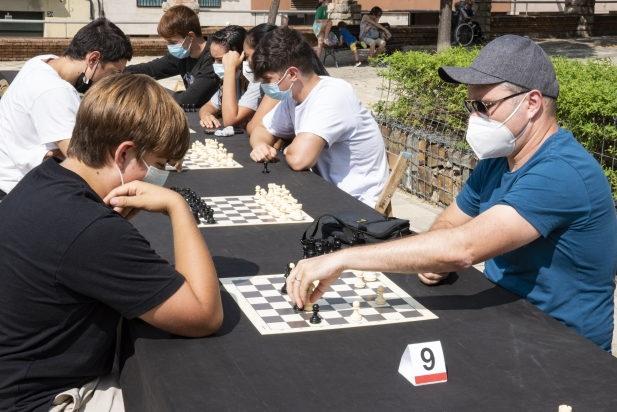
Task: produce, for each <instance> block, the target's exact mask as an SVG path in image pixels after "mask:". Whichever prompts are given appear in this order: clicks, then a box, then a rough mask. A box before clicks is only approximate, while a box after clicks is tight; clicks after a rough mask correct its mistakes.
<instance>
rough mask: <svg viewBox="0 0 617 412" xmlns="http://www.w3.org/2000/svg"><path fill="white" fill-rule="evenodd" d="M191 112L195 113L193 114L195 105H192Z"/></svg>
mask: <svg viewBox="0 0 617 412" xmlns="http://www.w3.org/2000/svg"><path fill="white" fill-rule="evenodd" d="M191 112H193V113H194V112H195V105H194V104H192V105H191Z"/></svg>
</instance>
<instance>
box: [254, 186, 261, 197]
mask: <svg viewBox="0 0 617 412" xmlns="http://www.w3.org/2000/svg"><path fill="white" fill-rule="evenodd" d="M260 190H261V187H259V186H255V196H253V199H255V200H259V195H260V194H261V193H260V192H259V191H260Z"/></svg>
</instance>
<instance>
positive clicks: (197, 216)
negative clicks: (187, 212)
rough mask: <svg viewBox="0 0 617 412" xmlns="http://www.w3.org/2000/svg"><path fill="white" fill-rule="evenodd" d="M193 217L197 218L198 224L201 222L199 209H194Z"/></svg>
mask: <svg viewBox="0 0 617 412" xmlns="http://www.w3.org/2000/svg"><path fill="white" fill-rule="evenodd" d="M193 217H194V218H195V222H196V223H197V224H200V223H201V221H200V220H199V212H198V211H197V210H193Z"/></svg>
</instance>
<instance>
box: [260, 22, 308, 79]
mask: <svg viewBox="0 0 617 412" xmlns="http://www.w3.org/2000/svg"><path fill="white" fill-rule="evenodd" d="M314 55H315V51H314V50H313V48H312V47H311V45H310V44H309V43H308V41H306V39H305V38H304V36H303V35H302V34H301V33H300V32H299V31H298V30H294V29H291V28H289V27H279V28H277V29H276V30H272V31H271V32H270V33H268V34H266V36H265V37H264V38H263V39H262V41H261V42H259V45H257V48H256V49H255V53H253V57H252V64H251V68H252V69H253V74H254V75H255V77H256V78H258V79H259V78H263V76H264V75H265V74H266V73H268V72H275V73H278V74H283V73H284V72H285V70H287V69H288V68H289V67H290V66H294V67H296V68H297V69H298V70H300V72H301V73H302V74H310V73H314V72H315V70H314V66H313V56H314Z"/></svg>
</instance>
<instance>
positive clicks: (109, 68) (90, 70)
mask: <svg viewBox="0 0 617 412" xmlns="http://www.w3.org/2000/svg"><path fill="white" fill-rule="evenodd" d="M131 57H133V49H132V47H131V42H130V41H129V39H128V38H127V37H126V36H125V35H124V33H123V32H122V30H120V29H119V28H118V27H117V26H116V25H115V24H113V23H111V22H110V21H109V20H107V19H105V18H99V19H97V20H95V21H93V22H91V23H89V24H88V25H86V26H85V27H82V28H81V29H80V30H79V31H78V32H77V33H76V34H75V36H74V37H73V39H72V40H71V43H70V44H69V47H68V48H67V49H66V50H65V51H64V53H62V57H58V56H54V55H52V54H47V55H42V56H37V57H34V58H32V59H30V60H29V61H28V62H26V64H24V66H23V68H22V69H21V70H20V71H19V73H18V74H17V76H16V77H15V79H14V80H13V82H12V83H11V87H10V88H8V89H7V90H6V93H5V94H4V96H2V99H0V200H2V199H3V198H4V197H5V196H6V194H7V193H9V192H10V191H11V190H13V188H14V187H15V185H16V184H17V183H18V182H19V181H20V180H21V179H22V178H23V177H24V176H25V175H26V174H27V173H28V172H29V171H30V170H32V169H34V168H35V167H36V166H38V165H40V164H41V163H42V162H43V161H44V160H45V159H47V158H48V157H50V156H61V157H65V156H66V152H67V148H68V146H69V139H70V137H71V134H72V133H73V126H74V125H75V116H76V114H77V109H78V108H79V101H80V94H83V93H86V91H87V90H88V89H89V88H90V86H92V85H93V84H95V83H97V82H99V81H100V80H101V79H103V78H105V77H106V76H109V75H111V74H114V73H119V72H121V71H122V70H124V67H125V66H126V63H127V62H128V61H129V60H131Z"/></svg>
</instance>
